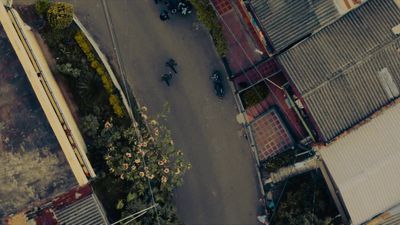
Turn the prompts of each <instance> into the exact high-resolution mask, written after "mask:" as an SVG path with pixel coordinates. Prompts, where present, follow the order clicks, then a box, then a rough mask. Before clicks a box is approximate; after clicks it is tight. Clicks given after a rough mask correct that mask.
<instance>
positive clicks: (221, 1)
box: [212, 0, 232, 15]
mask: <svg viewBox="0 0 400 225" xmlns="http://www.w3.org/2000/svg"><path fill="white" fill-rule="evenodd" d="M212 2H213V4H214V6H215V8H216V9H217V11H218V13H219V14H220V15H224V14H225V13H227V12H229V11H230V10H232V5H231V1H230V0H212Z"/></svg>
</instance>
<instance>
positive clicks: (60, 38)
mask: <svg viewBox="0 0 400 225" xmlns="http://www.w3.org/2000/svg"><path fill="white" fill-rule="evenodd" d="M35 9H36V12H37V15H39V16H41V18H42V19H44V20H45V21H46V22H45V25H44V26H43V27H42V28H41V29H39V33H40V34H41V36H42V38H43V39H44V41H45V43H46V44H47V45H48V47H49V49H50V51H51V54H52V56H53V57H54V58H55V59H56V66H55V69H56V71H54V72H55V76H60V75H61V76H62V77H61V78H62V79H63V80H64V81H65V82H66V83H67V87H68V89H69V91H70V92H71V93H72V95H73V100H74V102H75V103H76V104H77V106H78V108H79V110H78V114H79V115H78V116H79V126H80V129H81V130H82V132H83V133H84V137H85V141H86V144H87V147H88V155H89V158H90V161H91V163H92V164H93V166H94V168H95V171H96V173H97V175H98V178H96V180H94V183H92V184H93V186H94V189H95V192H96V193H97V195H98V197H99V198H100V200H101V201H102V202H103V205H104V207H105V208H106V211H107V212H108V215H109V216H110V217H111V220H112V221H115V220H118V219H120V218H121V217H124V216H128V215H131V214H132V213H135V212H138V211H140V210H143V209H145V208H147V207H150V206H152V205H153V203H154V202H155V203H156V204H158V205H159V206H158V207H157V208H156V210H150V211H149V212H147V213H146V214H145V215H143V216H142V217H141V218H140V220H137V221H136V222H135V224H152V223H154V221H157V220H159V221H160V224H179V221H178V218H177V215H176V209H175V205H174V204H173V199H172V197H173V191H174V190H175V188H176V187H177V186H179V185H181V184H182V182H183V175H184V173H185V171H186V170H187V169H188V168H190V164H189V163H187V162H186V161H185V160H184V157H183V154H182V152H181V151H179V150H178V149H177V148H176V146H175V145H174V142H173V140H172V137H171V134H170V131H169V130H168V129H167V127H165V126H163V125H162V123H163V122H164V120H165V119H166V113H167V112H168V110H166V111H165V112H162V113H161V114H160V115H157V116H156V117H154V118H151V117H149V116H148V115H147V114H146V113H147V109H146V108H145V107H142V108H140V109H138V108H137V107H136V108H134V110H135V112H134V114H135V115H137V116H136V118H135V120H136V121H139V123H136V122H133V121H132V120H131V118H129V116H128V113H127V111H126V109H125V107H124V105H123V104H122V99H121V96H120V93H119V91H118V90H117V89H116V88H115V86H114V84H113V82H112V80H111V77H110V75H109V74H108V73H107V70H106V69H105V67H104V65H103V64H102V63H101V60H100V59H99V57H98V55H97V54H96V52H95V51H94V49H93V48H92V46H91V44H90V42H89V41H88V40H87V38H86V37H85V35H84V33H82V31H80V29H79V28H78V27H77V26H76V24H74V23H73V20H72V16H73V7H72V5H70V4H68V3H63V2H57V3H50V2H49V1H47V0H39V1H37V3H36V5H35ZM37 18H38V17H37ZM166 109H167V108H166ZM150 187H151V188H150Z"/></svg>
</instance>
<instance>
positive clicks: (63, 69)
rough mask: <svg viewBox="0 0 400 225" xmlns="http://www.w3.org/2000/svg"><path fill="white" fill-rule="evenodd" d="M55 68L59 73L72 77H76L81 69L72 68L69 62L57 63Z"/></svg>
mask: <svg viewBox="0 0 400 225" xmlns="http://www.w3.org/2000/svg"><path fill="white" fill-rule="evenodd" d="M56 68H57V70H58V71H59V72H60V73H62V74H64V75H68V76H71V77H73V78H78V77H79V76H80V75H81V70H80V69H77V68H73V67H72V64H71V63H64V64H61V65H59V64H57V65H56Z"/></svg>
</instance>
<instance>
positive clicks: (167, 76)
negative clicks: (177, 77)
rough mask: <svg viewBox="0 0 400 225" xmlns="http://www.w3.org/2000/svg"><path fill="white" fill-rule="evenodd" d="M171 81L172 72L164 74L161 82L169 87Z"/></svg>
mask: <svg viewBox="0 0 400 225" xmlns="http://www.w3.org/2000/svg"><path fill="white" fill-rule="evenodd" d="M171 79H172V72H168V73H164V74H163V75H162V76H161V80H162V81H164V82H165V83H166V84H167V86H169V85H170V80H171Z"/></svg>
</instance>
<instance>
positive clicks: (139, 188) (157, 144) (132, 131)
mask: <svg viewBox="0 0 400 225" xmlns="http://www.w3.org/2000/svg"><path fill="white" fill-rule="evenodd" d="M141 116H142V119H143V121H144V123H145V124H147V125H148V129H144V130H142V132H141V135H139V134H138V132H137V125H134V126H132V127H129V128H127V129H125V130H124V131H123V132H121V135H120V137H119V138H113V140H111V141H109V142H108V143H107V144H106V146H107V147H108V152H107V155H106V157H105V160H106V162H107V165H108V166H109V169H110V172H111V173H112V174H114V175H115V176H117V177H119V179H121V180H126V181H130V182H132V183H134V184H135V185H134V186H132V187H131V188H130V194H129V195H128V196H127V198H126V199H123V200H122V201H120V202H119V207H124V211H125V213H126V214H129V213H133V212H135V210H137V209H139V208H140V207H142V205H143V204H144V205H147V206H149V205H152V196H151V194H150V190H149V184H150V185H151V187H152V192H153V196H154V199H155V202H156V203H158V204H159V205H160V206H161V207H160V208H162V209H165V210H163V211H162V212H160V213H163V215H161V214H160V215H159V216H161V219H162V220H163V224H173V223H174V222H173V221H176V215H175V214H174V213H175V208H174V206H173V205H172V204H171V201H172V192H173V190H174V189H175V188H176V187H178V186H180V185H181V184H182V182H183V175H184V173H185V171H186V170H187V169H188V168H190V164H189V163H187V162H185V160H184V158H183V153H182V152H181V151H180V150H178V149H176V147H175V145H174V142H173V140H172V138H171V134H170V131H169V130H168V129H167V128H166V127H165V126H163V125H161V124H160V123H159V122H158V121H157V120H156V119H149V118H148V117H147V115H146V114H145V110H144V111H142V112H141ZM157 118H158V119H159V118H165V117H163V115H159V116H158V117H157ZM109 129H112V128H109ZM145 218H147V219H148V220H149V221H154V219H156V218H155V214H154V213H153V211H151V212H149V213H146V215H145ZM145 220H146V219H145Z"/></svg>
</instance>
